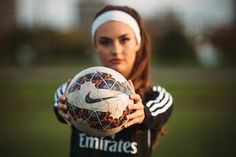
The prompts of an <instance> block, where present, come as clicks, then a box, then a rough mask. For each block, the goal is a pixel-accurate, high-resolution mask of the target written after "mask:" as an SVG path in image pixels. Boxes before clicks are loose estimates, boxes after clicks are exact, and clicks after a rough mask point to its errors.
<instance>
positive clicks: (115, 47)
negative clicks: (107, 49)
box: [111, 42, 122, 54]
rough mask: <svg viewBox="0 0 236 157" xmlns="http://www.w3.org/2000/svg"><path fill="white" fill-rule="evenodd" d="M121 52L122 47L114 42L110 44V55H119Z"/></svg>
mask: <svg viewBox="0 0 236 157" xmlns="http://www.w3.org/2000/svg"><path fill="white" fill-rule="evenodd" d="M121 51H122V46H121V45H120V43H119V42H114V43H113V44H112V50H111V52H112V54H117V53H121Z"/></svg>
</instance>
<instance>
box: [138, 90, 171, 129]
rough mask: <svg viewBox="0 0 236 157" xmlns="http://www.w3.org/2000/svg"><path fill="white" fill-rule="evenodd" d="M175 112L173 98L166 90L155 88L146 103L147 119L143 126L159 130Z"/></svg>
mask: <svg viewBox="0 0 236 157" xmlns="http://www.w3.org/2000/svg"><path fill="white" fill-rule="evenodd" d="M172 110H173V98H172V96H171V94H170V93H168V92H167V91H166V90H165V89H164V88H162V87H160V86H154V87H153V88H152V89H151V90H150V91H149V92H148V93H147V97H146V101H145V102H144V111H145V119H144V121H143V123H142V124H143V125H144V126H145V127H147V128H150V129H154V130H158V129H160V128H161V127H162V126H163V125H164V124H165V123H166V122H167V120H168V119H169V117H170V115H171V113H172Z"/></svg>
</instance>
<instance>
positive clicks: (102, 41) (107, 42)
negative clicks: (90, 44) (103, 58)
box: [99, 40, 110, 46]
mask: <svg viewBox="0 0 236 157" xmlns="http://www.w3.org/2000/svg"><path fill="white" fill-rule="evenodd" d="M99 44H101V45H103V46H107V45H109V44H110V41H109V40H100V41H99Z"/></svg>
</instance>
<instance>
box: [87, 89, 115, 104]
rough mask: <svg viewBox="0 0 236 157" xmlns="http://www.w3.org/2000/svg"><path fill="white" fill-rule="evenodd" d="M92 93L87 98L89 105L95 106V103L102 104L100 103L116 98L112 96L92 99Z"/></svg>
mask: <svg viewBox="0 0 236 157" xmlns="http://www.w3.org/2000/svg"><path fill="white" fill-rule="evenodd" d="M90 93H91V92H89V93H88V94H87V95H86V97H85V102H86V103H88V104H93V103H97V102H100V101H103V100H107V99H111V98H114V97H113V96H110V97H104V98H98V99H93V98H91V97H90Z"/></svg>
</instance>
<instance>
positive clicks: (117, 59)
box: [110, 58, 123, 64]
mask: <svg viewBox="0 0 236 157" xmlns="http://www.w3.org/2000/svg"><path fill="white" fill-rule="evenodd" d="M110 62H111V63H112V64H121V63H122V62H123V60H122V59H119V58H114V59H112V60H110Z"/></svg>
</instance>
